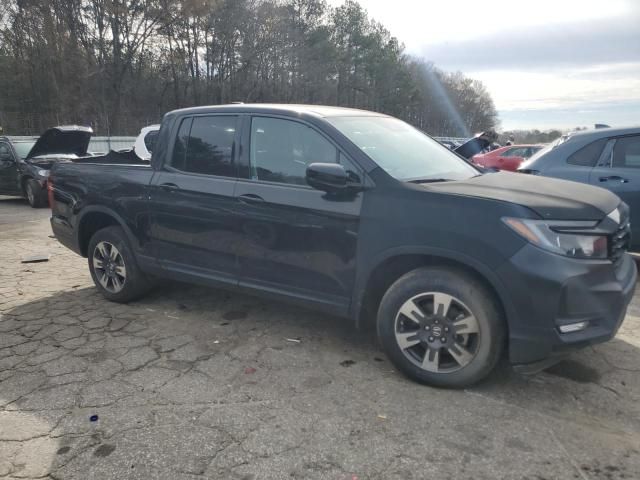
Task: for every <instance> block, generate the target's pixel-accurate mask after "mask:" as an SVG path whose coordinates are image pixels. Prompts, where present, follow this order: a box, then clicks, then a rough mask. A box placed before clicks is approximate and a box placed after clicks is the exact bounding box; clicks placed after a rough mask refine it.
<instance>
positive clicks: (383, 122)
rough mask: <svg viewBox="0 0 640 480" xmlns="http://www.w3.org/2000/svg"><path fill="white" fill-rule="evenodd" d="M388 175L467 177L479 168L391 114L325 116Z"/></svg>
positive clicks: (401, 177)
mask: <svg viewBox="0 0 640 480" xmlns="http://www.w3.org/2000/svg"><path fill="white" fill-rule="evenodd" d="M326 120H327V121H329V123H331V124H332V125H333V126H334V127H336V128H337V129H338V130H339V131H340V132H341V133H342V134H344V135H345V136H346V137H347V138H348V139H349V140H351V141H352V142H353V143H355V144H356V145H357V146H358V147H359V148H360V149H362V151H364V152H365V153H366V154H367V155H368V156H369V157H371V159H372V160H373V161H375V162H376V163H377V164H378V165H379V166H380V167H381V168H382V169H384V170H385V171H386V172H387V173H388V174H389V175H391V176H392V177H394V178H397V179H398V180H403V181H420V180H423V181H429V180H431V181H445V180H465V179H467V178H471V177H474V176H476V175H478V171H477V170H476V169H475V168H473V167H472V166H471V165H469V164H468V163H467V162H465V161H464V160H462V159H461V158H460V157H458V156H457V155H455V154H454V153H452V152H451V151H450V150H449V149H447V148H446V147H444V146H442V145H441V144H440V143H438V142H436V141H435V140H433V139H432V138H431V137H429V136H427V135H425V134H424V133H422V132H420V131H419V130H417V129H415V128H414V127H412V126H410V125H408V124H407V123H405V122H403V121H401V120H397V119H395V118H390V117H329V118H327V119H326Z"/></svg>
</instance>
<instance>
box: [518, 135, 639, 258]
mask: <svg viewBox="0 0 640 480" xmlns="http://www.w3.org/2000/svg"><path fill="white" fill-rule="evenodd" d="M518 171H519V172H522V173H531V174H535V175H541V176H545V177H555V178H562V179H565V180H573V181H576V182H582V183H590V184H591V185H597V186H598V187H602V188H606V189H607V190H611V191H612V192H613V193H615V194H616V195H618V196H619V197H620V198H621V199H622V200H623V201H624V202H625V203H627V204H628V205H629V207H630V208H631V229H632V236H631V238H632V245H631V248H632V250H634V251H640V217H636V220H633V217H634V215H636V216H637V215H640V127H636V128H601V129H596V130H590V131H584V132H577V133H573V134H571V135H568V136H565V137H563V138H562V139H560V140H559V141H557V142H554V143H552V144H551V145H549V146H548V147H546V148H545V149H544V150H541V151H540V152H538V153H537V154H535V155H534V156H532V157H531V158H530V159H529V160H528V161H526V162H524V163H523V164H522V165H521V166H520V168H519V169H518ZM635 212H638V213H635Z"/></svg>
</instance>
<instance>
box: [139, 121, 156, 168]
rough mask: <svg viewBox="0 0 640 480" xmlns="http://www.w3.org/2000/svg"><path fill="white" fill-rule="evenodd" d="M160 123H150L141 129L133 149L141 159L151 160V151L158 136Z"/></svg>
mask: <svg viewBox="0 0 640 480" xmlns="http://www.w3.org/2000/svg"><path fill="white" fill-rule="evenodd" d="M158 131H160V125H149V126H148V127H144V128H143V129H142V130H140V134H139V135H138V138H136V143H135V144H134V145H133V151H134V152H135V154H136V155H137V156H138V157H139V158H140V159H141V160H145V161H149V160H151V153H152V152H153V147H154V145H155V144H156V138H158Z"/></svg>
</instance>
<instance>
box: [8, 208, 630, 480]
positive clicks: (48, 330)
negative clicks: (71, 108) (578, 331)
mask: <svg viewBox="0 0 640 480" xmlns="http://www.w3.org/2000/svg"><path fill="white" fill-rule="evenodd" d="M50 234H51V232H50V228H49V225H48V211H47V210H32V209H30V208H29V207H28V206H27V205H26V204H25V203H24V202H22V201H20V200H13V199H7V198H0V266H1V269H0V478H2V479H4V478H11V479H17V478H20V479H25V478H48V479H83V480H86V479H101V480H103V479H123V478H127V479H129V478H131V479H172V480H174V479H203V478H207V479H208V478H211V479H243V480H250V479H255V480H258V479H338V480H340V479H344V480H356V479H358V480H363V479H403V480H406V479H435V478H437V479H469V480H471V479H473V480H478V479H532V480H533V479H536V480H542V479H549V480H550V479H578V480H590V479H625V478H626V479H638V478H640V375H638V372H639V371H640V298H636V299H634V302H633V304H632V306H631V308H630V311H629V314H628V316H627V318H626V320H625V323H624V325H623V327H622V329H621V330H620V332H619V333H618V336H617V337H616V338H615V339H614V340H613V341H611V342H609V343H607V344H603V345H599V346H597V347H595V348H588V349H586V350H584V351H581V352H579V353H576V354H575V355H573V356H572V357H571V358H570V359H568V360H566V361H564V362H563V363H561V364H559V365H557V366H555V367H553V368H552V369H550V370H549V371H547V372H544V373H541V374H538V375H535V376H521V375H518V374H516V373H514V372H513V371H511V369H510V368H509V367H508V366H506V365H502V366H500V368H498V369H497V371H496V372H495V373H494V374H493V375H492V376H491V377H490V378H489V379H488V380H487V381H485V382H484V383H482V384H481V385H479V386H477V387H474V388H471V389H467V390H462V391H447V390H439V389H434V388H429V387H425V386H421V385H417V384H415V383H412V382H411V381H409V380H407V379H406V378H404V377H403V376H402V375H400V374H399V373H398V372H397V371H395V370H394V369H393V367H392V366H391V365H390V364H389V362H388V361H387V360H386V359H385V357H384V355H383V354H382V352H381V351H380V350H379V348H378V347H377V345H376V342H375V339H374V338H373V336H372V334H371V333H367V332H364V333H363V332H358V331H355V330H353V329H352V328H351V326H350V325H348V323H347V322H345V321H343V320H341V319H338V318H333V317H328V316H326V315H322V314H317V313H314V312H310V311H306V310H302V309H299V308H296V307H292V306H288V305H284V304H281V303H276V302H269V301H264V300H260V299H257V298H254V297H249V296H245V295H238V294H231V293H227V292H223V291H217V290H211V289H206V288H201V287H193V286H189V285H184V284H179V283H170V284H166V285H163V286H162V287H161V288H159V289H158V290H156V291H155V292H153V293H152V294H151V295H149V296H148V297H147V298H145V299H144V300H141V301H138V302H135V303H132V304H129V305H117V304H113V303H109V302H107V301H105V300H103V299H102V297H100V296H99V295H98V294H97V293H96V291H95V289H94V288H93V285H92V282H91V279H90V276H89V273H88V269H87V266H86V260H85V259H83V258H80V257H78V256H76V255H75V254H73V253H72V252H70V251H68V250H66V249H65V248H64V247H62V246H60V245H59V244H58V243H57V242H56V240H55V239H53V238H50V237H49V235H50ZM42 253H45V254H50V255H51V257H50V260H49V261H48V262H43V263H32V264H23V263H21V262H20V261H21V259H22V258H24V257H27V256H29V255H35V254H42ZM534 293H535V292H532V294H534ZM92 420H93V421H92Z"/></svg>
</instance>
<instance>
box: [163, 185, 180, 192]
mask: <svg viewBox="0 0 640 480" xmlns="http://www.w3.org/2000/svg"><path fill="white" fill-rule="evenodd" d="M160 188H161V189H162V190H164V191H165V192H175V191H176V190H179V188H178V185H176V184H175V183H161V184H160Z"/></svg>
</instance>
